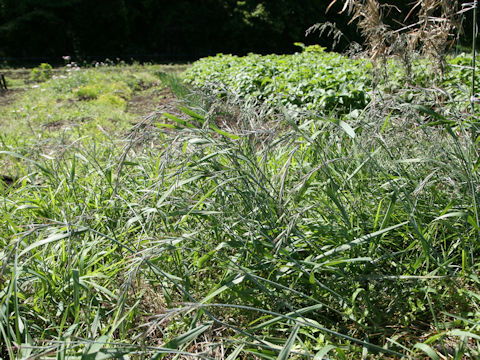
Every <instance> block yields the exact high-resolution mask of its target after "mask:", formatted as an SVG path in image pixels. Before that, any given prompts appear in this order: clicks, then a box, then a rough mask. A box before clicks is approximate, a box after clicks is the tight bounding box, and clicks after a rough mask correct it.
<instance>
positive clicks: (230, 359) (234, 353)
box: [225, 344, 245, 360]
mask: <svg viewBox="0 0 480 360" xmlns="http://www.w3.org/2000/svg"><path fill="white" fill-rule="evenodd" d="M244 347H245V344H242V345H240V346H238V347H237V348H236V349H235V350H233V351H232V353H231V354H230V355H228V357H227V358H226V359H225V360H236V359H237V356H238V355H240V353H241V352H242V350H243V348H244Z"/></svg>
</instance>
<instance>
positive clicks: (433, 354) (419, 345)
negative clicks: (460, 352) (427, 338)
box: [413, 343, 440, 360]
mask: <svg viewBox="0 0 480 360" xmlns="http://www.w3.org/2000/svg"><path fill="white" fill-rule="evenodd" d="M413 347H414V348H415V349H419V350H421V351H423V352H424V353H425V354H427V355H428V356H429V357H430V359H433V360H440V358H439V357H438V355H437V353H436V352H435V351H434V350H433V349H432V348H431V347H430V346H428V345H427V344H424V343H416V344H415V345H413Z"/></svg>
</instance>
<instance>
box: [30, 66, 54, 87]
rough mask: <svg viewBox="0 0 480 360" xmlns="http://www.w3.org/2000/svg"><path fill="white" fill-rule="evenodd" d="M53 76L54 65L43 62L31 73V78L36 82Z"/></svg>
mask: <svg viewBox="0 0 480 360" xmlns="http://www.w3.org/2000/svg"><path fill="white" fill-rule="evenodd" d="M52 76H53V68H52V65H50V64H47V63H42V64H40V66H37V67H36V68H33V69H32V71H31V73H30V80H31V81H34V82H37V83H38V82H44V81H47V80H49V79H51V78H52Z"/></svg>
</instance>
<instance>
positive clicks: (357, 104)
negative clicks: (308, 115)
mask: <svg viewBox="0 0 480 360" xmlns="http://www.w3.org/2000/svg"><path fill="white" fill-rule="evenodd" d="M369 69H370V65H369V63H368V62H367V61H365V60H351V59H349V58H347V57H345V56H342V55H340V54H336V53H329V52H324V51H323V49H322V48H320V47H314V48H309V47H307V48H306V50H305V51H304V52H302V53H296V54H294V55H267V56H260V55H254V54H251V55H249V56H246V57H237V56H232V55H223V54H219V55H217V56H215V57H208V58H204V59H201V60H199V61H197V62H196V63H194V65H193V66H192V67H191V68H190V69H188V70H187V72H186V75H185V79H186V81H187V82H188V83H189V84H191V85H194V86H196V87H202V88H204V89H206V90H207V91H213V92H215V93H219V94H222V93H223V94H225V93H234V94H238V95H239V96H240V97H242V98H244V99H246V100H256V101H259V102H262V103H263V102H266V103H267V104H268V105H269V106H271V107H280V106H284V107H286V108H287V109H289V110H294V111H303V110H317V111H322V112H325V113H326V112H329V111H333V110H335V111H337V112H339V113H348V112H350V111H352V110H354V109H363V108H364V107H365V106H366V104H367V103H368V101H369V96H370V95H369V91H370V90H371V89H372V80H371V76H370V73H369Z"/></svg>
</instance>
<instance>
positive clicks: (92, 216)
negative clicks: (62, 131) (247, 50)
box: [0, 70, 480, 359]
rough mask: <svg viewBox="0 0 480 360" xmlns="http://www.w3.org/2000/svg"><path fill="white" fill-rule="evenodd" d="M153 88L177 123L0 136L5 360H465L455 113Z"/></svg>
mask: <svg viewBox="0 0 480 360" xmlns="http://www.w3.org/2000/svg"><path fill="white" fill-rule="evenodd" d="M89 71H91V72H92V73H91V74H90V75H88V76H89V77H90V76H92V77H97V76H98V78H99V79H100V80H97V82H96V83H98V82H100V84H101V85H97V86H96V87H95V86H94V87H95V88H94V89H93V90H92V91H93V92H96V91H97V90H98V89H109V90H101V91H103V92H101V91H100V90H99V93H100V92H101V94H114V95H113V96H119V98H123V97H121V96H120V95H121V94H119V93H115V91H117V90H118V89H122V91H126V92H128V91H127V90H125V89H127V88H124V87H122V86H118V85H113V84H118V83H119V82H122V81H124V80H122V79H124V78H123V77H121V76H120V75H118V78H116V75H113V74H112V73H109V72H106V73H107V74H108V79H107V78H105V79H104V78H103V76H104V74H103V73H102V71H100V72H98V73H97V72H95V71H93V70H89ZM145 76H146V75H145ZM148 77H150V75H148ZM102 79H103V80H102ZM161 79H162V81H163V83H164V84H168V85H169V86H171V87H172V90H173V91H174V92H176V93H178V94H183V96H186V97H187V100H188V101H189V102H188V103H189V106H190V108H184V109H183V112H180V111H179V112H178V113H177V114H175V115H172V114H168V115H166V114H163V115H162V112H161V111H159V112H158V113H157V114H156V116H150V117H147V118H145V119H144V120H143V121H139V122H138V123H137V124H136V125H134V126H132V125H131V126H130V128H129V131H122V128H121V127H120V126H117V128H115V127H114V129H113V130H120V131H118V132H115V131H112V132H109V131H108V130H105V131H99V132H96V131H94V130H90V128H89V127H88V125H79V126H78V130H77V131H78V133H79V134H82V136H79V137H76V138H75V139H74V141H72V140H71V139H70V140H69V141H66V140H65V138H64V137H62V136H54V137H46V135H44V136H45V137H46V139H48V147H45V146H44V145H41V142H31V141H29V140H24V141H23V142H18V140H13V139H15V136H17V135H15V136H13V134H15V133H11V134H12V135H8V136H4V139H5V140H4V141H3V144H2V145H1V148H0V159H1V160H2V161H3V162H4V163H5V164H9V166H10V167H11V169H12V172H11V174H15V177H14V179H13V181H12V182H6V181H1V180H0V206H1V207H0V221H1V223H2V224H4V226H2V227H0V249H1V250H0V336H1V338H2V340H3V344H4V345H3V348H0V354H1V356H2V357H3V358H8V357H11V358H14V357H15V356H18V357H21V358H27V357H29V356H38V357H42V358H54V357H55V358H56V357H59V358H61V357H62V356H65V357H67V356H72V357H78V358H81V357H82V356H83V357H84V358H87V359H88V358H95V357H96V356H98V357H102V356H105V357H111V358H120V357H121V356H125V355H129V356H130V357H131V358H142V357H150V356H156V358H162V357H165V358H169V359H170V358H174V357H175V356H177V358H209V359H223V358H225V359H226V358H228V359H235V358H238V359H241V358H253V359H255V358H266V359H277V358H279V359H288V358H307V359H308V358H310V359H312V358H315V359H320V358H323V357H324V356H328V357H329V358H339V359H342V358H346V359H359V358H362V357H363V358H379V359H380V358H400V357H402V356H404V357H412V358H414V357H419V356H425V355H426V356H431V357H432V358H435V356H437V357H438V358H441V356H450V355H448V354H452V355H451V358H456V359H461V358H462V357H463V356H468V357H471V358H475V357H478V356H479V349H478V344H477V342H478V340H479V339H480V338H479V335H478V323H479V321H480V312H479V310H478V291H479V286H480V284H479V280H478V277H477V273H478V264H477V262H476V257H477V256H478V252H479V244H480V243H479V241H478V240H479V231H480V230H479V216H478V184H479V178H478V177H479V175H478V163H479V161H478V153H477V144H476V143H475V142H472V140H471V139H472V137H471V133H470V129H469V127H468V121H469V117H468V116H467V115H468V114H462V113H458V114H456V115H455V116H451V117H450V118H449V119H448V120H449V121H448V122H446V123H444V124H443V125H442V126H438V125H435V124H433V123H432V122H429V121H427V120H429V119H430V118H428V119H426V118H425V117H426V116H427V117H428V116H429V117H435V116H436V115H435V114H436V113H434V112H431V113H429V114H425V112H421V111H419V110H418V109H417V108H415V107H408V106H405V104H404V103H401V102H396V101H395V100H389V101H390V102H389V103H383V104H380V103H377V104H371V105H370V107H368V108H367V109H365V110H364V111H363V112H362V113H361V114H359V115H358V116H357V117H356V118H349V119H348V122H343V121H340V120H339V118H338V117H333V116H332V117H318V116H315V114H305V117H304V119H303V121H302V122H298V123H297V121H294V120H292V119H289V118H288V117H280V116H279V115H278V114H275V115H272V113H270V112H269V111H268V109H265V108H258V107H250V106H248V105H245V104H240V103H239V100H238V99H236V98H233V99H231V98H228V97H227V98H226V99H224V101H222V102H219V101H217V100H215V99H212V98H209V97H203V98H202V97H199V96H198V95H197V96H189V94H191V93H190V92H189V91H188V89H185V88H182V86H181V83H180V82H179V81H178V79H175V78H174V77H168V76H164V75H162V76H161ZM63 80H64V79H63ZM59 81H60V80H59ZM96 83H95V84H96ZM41 86H46V87H48V86H52V87H51V88H49V89H48V90H47V91H44V92H41V89H42V88H43V87H39V88H38V89H34V91H35V92H36V91H37V90H38V91H39V93H38V94H39V96H41V94H42V93H51V92H54V91H57V90H54V86H55V82H50V83H45V84H42V85H41ZM62 86H63V85H62ZM80 86H81V85H78V84H77V83H75V84H74V85H72V86H71V89H70V90H66V87H60V88H59V90H58V91H59V93H57V95H55V96H65V98H66V99H74V98H75V97H78V92H77V93H75V89H78V88H79V87H80ZM83 86H91V85H88V84H84V85H83ZM127 86H128V84H127ZM128 88H129V89H131V91H135V90H134V89H132V87H130V86H128ZM77 91H78V90H77ZM35 94H36V93H35ZM25 96H28V95H27V94H26V95H25ZM32 96H33V95H32ZM123 96H125V99H124V100H125V101H127V100H128V96H132V95H131V94H130V95H127V94H126V93H123ZM99 98H100V95H99V96H98V97H97V98H96V99H92V100H81V101H80V103H81V104H83V103H85V102H86V103H89V102H92V104H90V105H89V106H92V107H94V106H100V105H94V102H95V101H97V100H98V99H99ZM47 102H48V101H47ZM52 106H55V105H52ZM104 106H106V105H105V104H102V105H101V107H104ZM115 106H117V105H115ZM52 109H54V108H50V110H51V111H52V112H53V113H55V111H54V110H52ZM191 109H194V110H191ZM239 109H241V111H240V110H239ZM398 109H401V111H396V110H398ZM45 111H47V110H45ZM95 111H96V114H97V115H95V117H94V120H92V125H93V124H95V125H100V126H101V127H102V128H104V129H108V126H107V124H113V123H112V122H111V121H110V120H108V119H107V120H102V119H103V118H102V116H103V115H102V114H103V113H102V112H101V111H100V110H99V108H95ZM86 112H88V109H85V113H86ZM106 112H107V111H106ZM112 112H113V110H112ZM32 113H36V112H35V111H33V112H32ZM55 114H56V113H55ZM79 114H84V112H83V111H81V112H79ZM127 115H128V114H127ZM54 116H56V115H54ZM438 116H439V115H438ZM295 120H296V119H295ZM102 121H107V123H106V124H104V123H102ZM38 123H39V124H41V123H42V120H39V122H38ZM152 125H153V126H152ZM112 126H113V125H112ZM97 128H98V127H97ZM25 131H27V130H25ZM26 139H30V138H29V137H26ZM45 141H47V140H45ZM46 150H48V153H47V152H46ZM13 170H14V171H13Z"/></svg>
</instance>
